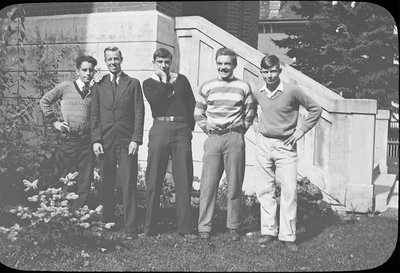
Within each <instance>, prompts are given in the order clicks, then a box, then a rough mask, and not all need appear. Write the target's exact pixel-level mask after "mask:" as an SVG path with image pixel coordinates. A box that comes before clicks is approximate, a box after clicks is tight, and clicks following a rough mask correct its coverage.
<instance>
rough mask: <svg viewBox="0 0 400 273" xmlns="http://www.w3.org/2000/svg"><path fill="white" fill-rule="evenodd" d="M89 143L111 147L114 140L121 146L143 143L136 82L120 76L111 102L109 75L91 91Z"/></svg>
mask: <svg viewBox="0 0 400 273" xmlns="http://www.w3.org/2000/svg"><path fill="white" fill-rule="evenodd" d="M90 124H91V135H92V142H93V143H95V142H99V143H102V145H103V148H104V149H108V148H110V147H111V145H112V144H113V142H114V141H115V140H116V139H119V140H120V141H122V142H123V143H127V144H128V143H129V142H130V141H134V142H137V143H138V144H139V145H140V144H142V143H143V124H144V103H143V94H142V88H141V86H140V82H139V81H138V80H137V79H134V78H131V77H129V76H128V75H126V74H125V73H124V72H122V74H121V77H120V79H119V83H118V86H117V91H116V96H115V99H114V98H113V93H112V89H111V80H110V75H109V74H108V75H106V76H104V77H103V78H102V79H101V81H100V82H98V83H95V84H94V85H93V87H92V105H91V115H90Z"/></svg>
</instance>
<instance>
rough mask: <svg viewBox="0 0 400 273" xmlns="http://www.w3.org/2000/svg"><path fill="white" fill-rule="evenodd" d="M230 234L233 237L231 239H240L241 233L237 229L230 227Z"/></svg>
mask: <svg viewBox="0 0 400 273" xmlns="http://www.w3.org/2000/svg"><path fill="white" fill-rule="evenodd" d="M229 235H230V237H231V241H239V239H240V235H239V232H238V231H237V229H230V230H229Z"/></svg>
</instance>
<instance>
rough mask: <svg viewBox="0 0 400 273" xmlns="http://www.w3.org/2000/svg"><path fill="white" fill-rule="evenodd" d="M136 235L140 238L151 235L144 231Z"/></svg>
mask: <svg viewBox="0 0 400 273" xmlns="http://www.w3.org/2000/svg"><path fill="white" fill-rule="evenodd" d="M138 237H139V238H140V239H145V238H150V237H151V236H150V235H149V234H147V233H145V232H142V233H139V234H138Z"/></svg>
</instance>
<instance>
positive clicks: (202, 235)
mask: <svg viewBox="0 0 400 273" xmlns="http://www.w3.org/2000/svg"><path fill="white" fill-rule="evenodd" d="M199 236H200V239H204V240H208V239H210V233H209V232H206V231H204V232H199Z"/></svg>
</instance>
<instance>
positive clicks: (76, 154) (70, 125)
mask: <svg viewBox="0 0 400 273" xmlns="http://www.w3.org/2000/svg"><path fill="white" fill-rule="evenodd" d="M96 65H97V61H96V59H95V58H93V57H92V56H80V57H78V58H77V59H76V68H77V71H76V74H77V75H78V79H77V80H76V81H74V82H62V83H60V84H59V85H57V86H56V87H54V88H53V89H52V90H50V91H49V92H47V93H46V94H45V95H44V96H43V97H42V98H41V100H40V106H41V108H42V110H43V113H44V115H45V116H46V118H47V119H48V120H49V122H50V123H52V124H53V126H54V127H55V128H56V129H57V130H59V131H60V132H62V133H64V135H65V138H64V140H63V143H62V146H61V150H62V152H63V157H62V162H60V163H61V165H62V171H64V172H65V171H70V169H71V168H72V167H75V168H76V169H77V171H78V172H79V175H78V178H77V180H78V181H77V194H78V195H79V197H78V199H76V200H75V201H74V203H73V204H72V207H71V211H75V210H77V209H78V208H80V207H82V206H83V205H84V204H85V202H86V199H87V196H88V195H89V191H90V184H91V182H92V178H93V167H94V153H93V151H92V144H91V138H90V122H89V117H90V103H91V92H90V88H91V86H90V83H91V81H92V79H93V76H94V74H95V66H96ZM56 101H60V104H61V114H62V121H59V120H58V119H57V117H56V115H55V114H54V112H53V109H52V105H53V103H55V102H56ZM60 175H61V173H60Z"/></svg>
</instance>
